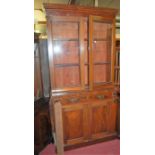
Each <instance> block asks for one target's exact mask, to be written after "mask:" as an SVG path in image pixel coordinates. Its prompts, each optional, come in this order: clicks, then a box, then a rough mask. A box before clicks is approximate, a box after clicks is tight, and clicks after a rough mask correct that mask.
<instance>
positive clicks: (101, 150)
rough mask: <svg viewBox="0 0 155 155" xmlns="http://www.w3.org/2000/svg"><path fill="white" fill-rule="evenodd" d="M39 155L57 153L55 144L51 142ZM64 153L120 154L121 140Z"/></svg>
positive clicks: (53, 154) (75, 154)
mask: <svg viewBox="0 0 155 155" xmlns="http://www.w3.org/2000/svg"><path fill="white" fill-rule="evenodd" d="M39 155H56V154H55V152H54V145H53V144H49V145H48V146H47V147H46V148H45V149H44V150H43V151H41V152H40V154H39ZM64 155H120V140H119V139H115V140H111V141H107V142H102V143H98V144H94V145H90V146H86V147H81V148H78V149H73V150H69V151H65V153H64Z"/></svg>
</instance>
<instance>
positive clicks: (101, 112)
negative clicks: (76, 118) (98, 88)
mask: <svg viewBox="0 0 155 155" xmlns="http://www.w3.org/2000/svg"><path fill="white" fill-rule="evenodd" d="M108 114H109V105H108V104H107V102H105V101H100V102H97V103H92V104H91V105H90V120H91V138H92V139H96V138H102V137H104V136H105V134H106V133H107V132H108V123H109V122H108V119H109V115H108Z"/></svg>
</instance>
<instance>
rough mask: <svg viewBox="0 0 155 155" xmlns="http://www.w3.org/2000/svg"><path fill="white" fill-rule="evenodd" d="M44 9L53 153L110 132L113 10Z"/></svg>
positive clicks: (114, 106) (112, 121)
mask: <svg viewBox="0 0 155 155" xmlns="http://www.w3.org/2000/svg"><path fill="white" fill-rule="evenodd" d="M44 7H45V11H46V17H47V23H48V24H47V29H48V46H49V48H48V50H49V62H50V75H51V87H52V90H51V101H50V111H51V122H52V124H53V129H52V130H53V133H55V132H56V133H61V134H60V135H61V136H60V135H59V134H57V135H56V137H55V139H56V142H57V141H59V142H60V143H59V144H58V143H56V144H57V152H61V153H62V152H63V149H68V148H72V147H76V146H79V145H81V146H82V145H85V144H90V143H93V142H96V141H103V140H104V139H106V138H109V137H113V136H116V135H117V133H116V117H117V103H115V97H114V95H113V94H114V92H115V89H114V88H115V85H114V59H115V24H114V23H115V15H116V12H117V10H115V9H105V8H95V7H83V6H72V5H58V4H44ZM57 104H59V105H58V106H56V105H57ZM58 109H59V110H58ZM57 110H58V111H57ZM56 111H57V112H56ZM60 120H61V121H60ZM62 131H63V136H62Z"/></svg>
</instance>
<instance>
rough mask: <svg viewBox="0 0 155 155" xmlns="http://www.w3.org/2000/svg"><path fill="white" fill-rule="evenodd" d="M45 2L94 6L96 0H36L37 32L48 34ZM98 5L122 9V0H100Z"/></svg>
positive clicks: (35, 17)
mask: <svg viewBox="0 0 155 155" xmlns="http://www.w3.org/2000/svg"><path fill="white" fill-rule="evenodd" d="M43 3H57V4H75V5H83V6H94V5H95V0H34V24H35V27H34V29H35V32H36V33H42V34H46V18H45V13H44V8H43ZM98 7H106V8H115V9H118V10H120V0H98ZM117 18H118V19H119V11H118V15H117ZM118 22H119V20H118ZM118 25H119V23H118Z"/></svg>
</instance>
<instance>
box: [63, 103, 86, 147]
mask: <svg viewBox="0 0 155 155" xmlns="http://www.w3.org/2000/svg"><path fill="white" fill-rule="evenodd" d="M85 117H86V116H85V108H84V106H83V105H73V106H69V107H67V106H66V107H65V108H63V129H64V144H65V145H72V144H77V143H81V142H83V140H84V130H85V127H84V126H85V125H84V121H85Z"/></svg>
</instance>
